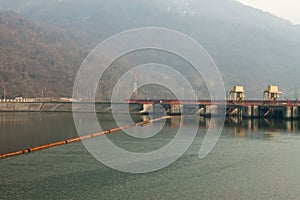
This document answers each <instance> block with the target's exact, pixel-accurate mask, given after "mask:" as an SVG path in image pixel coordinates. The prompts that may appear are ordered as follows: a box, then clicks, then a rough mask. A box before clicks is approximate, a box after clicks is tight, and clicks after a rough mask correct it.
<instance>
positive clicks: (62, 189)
mask: <svg viewBox="0 0 300 200" xmlns="http://www.w3.org/2000/svg"><path fill="white" fill-rule="evenodd" d="M85 115H88V114H85ZM98 119H99V121H100V122H101V125H103V127H104V128H105V129H109V128H113V127H115V126H116V125H115V123H114V122H113V118H112V116H110V115H98ZM134 120H135V121H142V120H143V117H142V116H134ZM194 122H196V123H197V124H199V130H198V134H197V136H196V138H195V140H194V143H193V144H192V146H191V147H190V148H189V150H188V151H187V152H186V153H185V154H184V155H183V156H182V157H181V158H180V159H178V160H177V161H176V162H175V163H173V164H171V165H170V166H168V167H166V168H164V169H161V170H159V171H155V172H151V173H146V174H129V173H124V172H119V171H116V170H114V169H111V168H109V167H107V166H105V165H103V164H101V163H100V162H99V161H97V160H96V159H95V158H94V157H93V156H91V155H90V154H89V152H88V151H87V150H86V149H85V147H84V146H83V145H82V144H81V143H73V144H67V145H63V146H58V147H54V148H49V149H46V150H41V151H37V152H34V153H30V154H25V155H20V156H15V157H10V158H5V159H2V160H0V180H1V181H0V199H5V200H6V199H300V187H299V185H300V173H299V171H298V170H299V166H300V129H299V125H300V123H299V122H298V121H280V120H279V121H276V120H272V121H268V120H262V119H260V120H239V119H235V118H232V119H226V122H225V126H224V129H223V132H222V135H221V137H220V139H219V141H218V143H217V145H216V146H215V148H214V149H213V151H212V152H211V153H210V154H209V155H208V156H207V157H206V158H204V159H199V156H198V154H199V149H200V147H201V144H202V142H203V138H204V136H205V134H206V130H207V128H208V126H209V119H204V118H200V117H188V118H186V119H184V120H183V121H182V122H180V120H179V118H177V117H175V118H173V119H168V120H167V121H166V123H165V124H164V125H163V124H162V123H160V122H157V123H155V126H162V125H163V127H164V128H163V129H162V131H161V132H160V133H159V134H158V135H156V136H153V137H152V138H150V139H145V140H141V139H132V138H131V137H129V136H126V135H125V134H124V133H122V132H117V133H113V134H111V135H109V138H110V139H111V140H112V141H113V142H114V143H115V144H117V145H118V146H120V147H122V148H125V149H128V150H132V151H136V152H142V151H151V150H153V149H156V148H161V147H163V146H164V145H166V144H167V143H168V142H169V141H170V140H171V139H172V138H174V135H175V134H176V131H177V129H178V127H179V126H180V125H183V126H186V127H187V128H188V127H189V126H191V124H193V123H194ZM215 126H218V125H215ZM0 127H1V130H0V154H3V153H6V152H12V151H16V150H20V149H25V148H30V147H35V146H38V145H43V144H48V143H51V142H56V141H60V140H65V139H69V138H73V137H77V136H78V135H77V133H76V129H75V127H74V123H73V118H72V113H0ZM187 130H188V129H187ZM91 131H93V128H92V129H91Z"/></svg>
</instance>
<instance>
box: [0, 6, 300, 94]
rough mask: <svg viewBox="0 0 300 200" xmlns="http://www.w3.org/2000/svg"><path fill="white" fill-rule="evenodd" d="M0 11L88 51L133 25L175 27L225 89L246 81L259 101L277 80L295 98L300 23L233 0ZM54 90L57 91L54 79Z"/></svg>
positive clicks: (24, 7) (248, 92) (297, 90)
mask: <svg viewBox="0 0 300 200" xmlns="http://www.w3.org/2000/svg"><path fill="white" fill-rule="evenodd" d="M0 9H2V10H13V11H15V12H18V13H19V14H20V15H21V16H23V17H26V18H27V19H29V20H31V21H32V22H34V23H42V24H44V25H46V26H49V25H50V26H53V27H58V29H61V30H63V31H64V35H65V38H66V39H68V40H70V41H72V42H75V41H76V45H78V46H80V47H81V49H92V48H93V47H94V46H96V45H97V44H98V43H99V42H101V41H103V40H104V39H106V38H107V37H109V36H111V35H112V34H116V33H119V32H120V31H124V30H127V29H131V28H137V27H145V26H157V27H166V28H171V29H175V30H178V31H181V32H183V33H185V34H187V35H189V36H191V37H193V38H195V39H196V40H197V41H198V42H199V43H200V44H202V45H203V46H204V47H205V48H206V49H207V51H208V52H209V53H210V54H211V56H212V57H213V59H214V60H215V61H216V63H217V65H218V67H219V68H220V71H221V73H222V75H223V78H224V80H225V86H226V89H227V90H230V89H231V86H233V85H244V86H245V87H246V90H247V97H248V98H254V99H258V98H261V96H262V91H263V90H264V89H265V88H266V87H267V85H269V84H276V85H279V86H280V88H281V90H282V91H283V92H284V94H283V96H282V98H298V94H299V91H300V88H298V85H299V83H300V80H299V78H298V75H299V73H300V68H299V63H300V56H299V53H300V28H299V26H294V25H292V24H291V23H290V22H288V21H286V20H283V19H280V18H278V17H275V16H272V15H271V14H268V13H265V12H262V11H260V10H258V9H254V8H251V7H248V6H244V5H242V4H240V3H238V2H235V1H231V0H201V1H199V0H189V1H181V0H179V1H176V0H168V1H161V0H154V1H148V0H126V1H124V0H110V1H106V0H89V1H84V3H83V1H81V0H48V1H40V0H27V1H22V0H2V2H1V4H0ZM60 42H63V41H60ZM81 59H83V58H82V57H81ZM75 65H76V67H78V66H79V65H80V62H78V63H74V66H75ZM61 67H63V66H61ZM76 67H74V68H72V69H73V70H75V69H76ZM63 70H64V69H63ZM70 70H71V68H70ZM70 70H67V71H70ZM73 75H74V72H73ZM71 80H72V77H71V78H70V83H69V84H70V85H72V81H71ZM53 88H58V90H60V87H55V83H53ZM68 88H69V87H68ZM36 93H37V92H36ZM53 93H55V92H53ZM60 93H63V92H60ZM69 93H70V91H69V92H68V93H67V94H69ZM0 94H1V93H0Z"/></svg>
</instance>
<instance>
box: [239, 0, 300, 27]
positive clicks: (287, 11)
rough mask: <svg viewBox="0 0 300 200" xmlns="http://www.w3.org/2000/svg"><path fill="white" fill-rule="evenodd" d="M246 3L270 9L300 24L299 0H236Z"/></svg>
mask: <svg viewBox="0 0 300 200" xmlns="http://www.w3.org/2000/svg"><path fill="white" fill-rule="evenodd" d="M236 1H240V2H242V3H244V4H246V5H249V6H252V7H255V8H260V9H262V10H264V11H268V12H270V13H272V14H274V15H276V16H278V17H282V18H285V19H287V20H289V21H291V22H292V23H294V24H300V1H299V0H236Z"/></svg>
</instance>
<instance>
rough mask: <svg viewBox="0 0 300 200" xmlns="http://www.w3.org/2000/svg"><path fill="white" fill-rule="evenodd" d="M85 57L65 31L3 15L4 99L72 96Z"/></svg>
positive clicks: (0, 66) (0, 71)
mask: <svg viewBox="0 0 300 200" xmlns="http://www.w3.org/2000/svg"><path fill="white" fill-rule="evenodd" d="M82 58H84V54H83V53H82V51H81V50H80V48H79V46H78V45H77V44H76V43H75V42H74V41H72V40H70V39H68V37H66V36H65V34H64V31H62V30H60V29H57V28H53V27H50V26H41V25H36V24H34V23H32V22H30V21H28V20H26V19H24V18H22V17H20V16H19V15H17V14H15V13H12V12H1V13H0V80H1V82H0V84H1V92H0V94H1V97H2V98H3V97H4V93H3V91H4V89H6V91H7V94H6V97H7V98H13V97H15V96H23V97H33V96H70V95H71V88H72V80H73V79H74V76H75V73H76V70H77V69H78V67H79V64H80V62H81V59H82Z"/></svg>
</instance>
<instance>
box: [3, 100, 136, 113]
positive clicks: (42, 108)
mask: <svg viewBox="0 0 300 200" xmlns="http://www.w3.org/2000/svg"><path fill="white" fill-rule="evenodd" d="M113 106H114V111H117V112H120V113H126V112H128V110H130V112H138V111H140V110H142V105H139V104H129V106H128V104H125V103H124V104H122V103H120V104H113ZM113 106H112V105H111V104H110V103H96V104H95V106H94V104H93V103H75V104H74V106H73V109H74V110H75V111H81V112H92V111H93V108H94V107H95V110H96V112H99V113H109V112H111V111H112V107H113ZM0 112H72V103H71V102H63V103H60V102H57V103H55V102H46V103H42V102H0Z"/></svg>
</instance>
